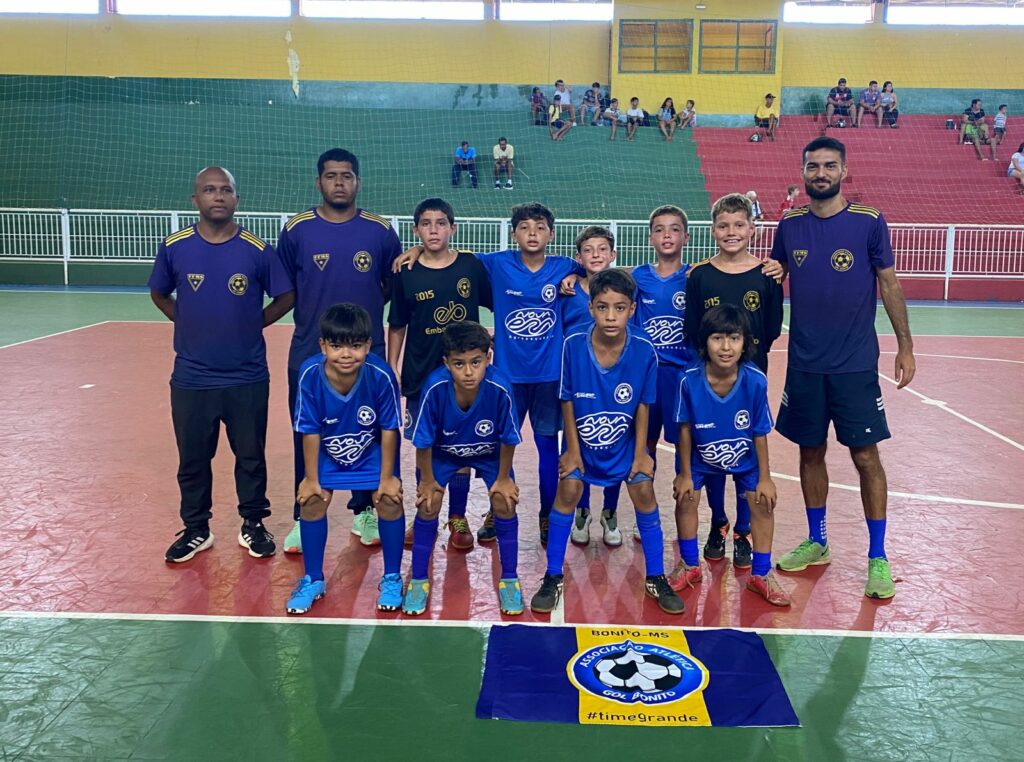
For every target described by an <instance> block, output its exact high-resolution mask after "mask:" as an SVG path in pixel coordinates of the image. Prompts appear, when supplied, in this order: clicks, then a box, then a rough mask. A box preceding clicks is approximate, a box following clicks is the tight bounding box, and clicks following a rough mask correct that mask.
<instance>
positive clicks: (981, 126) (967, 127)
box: [957, 98, 996, 161]
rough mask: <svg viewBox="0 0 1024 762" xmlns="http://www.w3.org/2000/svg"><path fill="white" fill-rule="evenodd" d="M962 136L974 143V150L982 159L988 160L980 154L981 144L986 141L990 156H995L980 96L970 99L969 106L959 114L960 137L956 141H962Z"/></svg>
mask: <svg viewBox="0 0 1024 762" xmlns="http://www.w3.org/2000/svg"><path fill="white" fill-rule="evenodd" d="M964 138H967V139H969V140H970V141H971V142H972V143H973V144H974V152H975V153H977V154H978V158H979V159H981V160H982V161H988V159H986V158H985V157H984V156H982V155H981V144H982V143H988V144H989V150H990V151H991V153H992V158H993V159H994V158H995V157H996V148H995V146H994V145H992V144H991V141H990V140H989V136H988V124H987V123H986V122H985V109H983V108H982V107H981V98H975V99H974V100H973V101H971V105H970V108H965V109H964V113H962V114H961V115H960V137H959V139H958V141H957V142H958V143H963V142H964Z"/></svg>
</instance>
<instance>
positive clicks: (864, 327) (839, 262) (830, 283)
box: [772, 204, 895, 373]
mask: <svg viewBox="0 0 1024 762" xmlns="http://www.w3.org/2000/svg"><path fill="white" fill-rule="evenodd" d="M772 259H776V260H778V261H779V262H783V263H785V264H787V265H789V301H790V318H789V367H791V368H794V369H795V370H802V371H806V372H809V373H856V372H859V371H865V370H875V369H876V368H877V367H878V336H877V334H876V333H875V306H876V305H877V302H878V299H877V297H876V293H875V284H876V278H875V272H876V271H877V270H884V269H886V268H889V267H892V266H893V265H894V264H895V261H894V259H893V255H892V246H891V244H890V242H889V228H888V226H887V225H886V224H885V218H884V217H882V214H881V212H879V211H878V210H877V209H873V208H871V207H870V206H863V205H861V204H847V206H846V208H845V209H843V210H842V211H841V212H839V213H838V214H835V215H833V216H832V217H825V218H822V217H816V216H814V214H812V213H811V210H810V208H809V207H802V208H800V209H794V210H792V211H790V212H787V213H786V214H785V215H784V216H783V218H782V220H780V221H779V227H778V230H777V231H776V233H775V243H774V244H773V246H772Z"/></svg>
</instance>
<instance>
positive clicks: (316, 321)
mask: <svg viewBox="0 0 1024 762" xmlns="http://www.w3.org/2000/svg"><path fill="white" fill-rule="evenodd" d="M277 252H278V255H279V256H280V258H281V263H282V264H283V265H284V269H285V270H286V271H287V273H288V276H289V277H290V278H291V281H292V284H293V285H294V288H295V333H294V334H292V345H291V350H290V351H289V353H288V367H289V368H293V369H294V368H298V367H299V366H300V365H302V363H303V361H304V360H305V359H306V358H307V357H312V356H313V355H315V354H317V353H318V352H319V351H320V350H319V348H318V342H319V339H320V316H321V315H323V314H324V313H325V312H326V311H327V308H328V307H330V306H331V305H332V304H337V303H338V302H351V303H353V304H358V305H359V306H360V307H363V308H364V309H365V310H366V311H367V312H369V313H370V319H371V321H372V323H373V336H372V339H373V352H374V353H375V354H378V355H381V356H383V355H384V302H385V301H386V299H385V293H386V290H387V287H388V284H389V283H390V281H391V265H392V263H393V262H394V261H395V258H396V257H397V256H398V255H399V254H401V253H402V244H401V243H400V242H399V240H398V235H397V234H396V233H395V231H394V230H392V228H391V224H390V223H389V222H388V221H387V220H386V219H384V218H383V217H379V216H378V215H376V214H371V213H370V212H367V211H364V210H360V211H359V212H358V213H357V214H356V216H355V217H353V218H352V219H351V220H349V221H348V222H328V221H327V220H325V219H324V218H323V217H321V216H320V215H319V214H318V213H317V210H316V209H315V208H314V209H307V210H306V211H304V212H302V213H300V214H297V215H295V216H294V217H292V218H291V219H290V220H288V222H287V223H285V226H284V229H283V230H282V231H281V237H280V239H279V240H278V244H277Z"/></svg>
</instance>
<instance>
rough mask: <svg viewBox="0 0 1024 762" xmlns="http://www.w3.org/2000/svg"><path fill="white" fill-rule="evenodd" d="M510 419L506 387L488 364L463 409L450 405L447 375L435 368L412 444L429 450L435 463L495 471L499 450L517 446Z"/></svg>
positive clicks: (516, 431) (512, 410)
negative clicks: (467, 408)
mask: <svg viewBox="0 0 1024 762" xmlns="http://www.w3.org/2000/svg"><path fill="white" fill-rule="evenodd" d="M516 420H517V419H516V411H515V403H514V402H513V397H512V385H511V384H510V383H509V382H508V380H507V379H506V378H505V376H504V374H503V373H502V372H501V371H500V370H498V369H497V368H495V367H494V366H493V365H491V366H489V367H488V368H487V373H486V375H485V376H484V380H483V381H481V382H480V387H479V389H478V390H477V394H476V399H475V400H474V401H473V404H472V405H471V406H470V408H469V410H463V409H462V408H460V407H459V405H458V403H457V402H456V401H455V382H454V381H453V380H452V374H451V373H450V372H449V371H448V368H445V367H441V368H438V369H437V370H435V371H434V372H433V373H431V374H430V376H429V377H428V378H427V381H426V383H425V384H424V385H423V396H422V397H421V398H420V409H419V415H418V416H417V418H416V426H415V428H414V429H413V433H412V443H413V445H414V446H416V447H418V448H426V447H430V448H432V450H433V458H434V460H435V461H436V460H439V459H440V460H443V461H448V462H453V463H457V464H458V467H459V468H464V467H466V466H470V467H473V468H481V467H486V468H489V469H490V470H495V469H497V466H498V459H499V456H500V454H501V453H500V450H501V445H518V444H519V443H520V442H521V441H522V439H521V438H520V436H519V427H518V426H517V425H516Z"/></svg>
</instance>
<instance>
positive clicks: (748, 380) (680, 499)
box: [669, 304, 789, 606]
mask: <svg viewBox="0 0 1024 762" xmlns="http://www.w3.org/2000/svg"><path fill="white" fill-rule="evenodd" d="M753 339H754V337H753V335H752V334H751V332H750V321H749V320H748V319H747V316H746V315H744V314H743V312H742V311H741V310H740V309H739V308H737V307H734V306H733V305H731V304H723V305H720V306H717V307H712V308H711V309H710V310H708V311H707V312H706V313H704V318H703V319H702V320H701V323H700V331H699V334H698V339H697V340H698V342H699V343H698V344H697V346H698V350H699V351H700V356H701V359H703V361H704V362H703V363H702V364H701V365H696V366H694V367H691V368H689V369H688V370H687V371H686V372H685V373H683V374H682V378H681V379H680V381H679V406H678V409H677V410H676V416H675V418H676V421H677V422H678V424H679V442H678V444H677V445H676V454H677V455H678V457H679V463H680V471H679V474H678V475H677V476H676V478H675V480H674V481H673V482H672V493H673V496H674V497H675V499H676V531H677V534H678V537H679V555H680V560H679V563H678V564H677V565H676V568H675V569H674V570H673V571H672V574H670V575H669V583H670V584H671V585H672V587H673V588H674V589H676V590H682V589H683V588H684V587H692V586H693V585H695V584H697V583H699V582H701V581H703V571H702V570H701V566H700V556H699V555H698V553H697V506H698V505H699V504H700V491H701V488H702V487H703V486H704V483H705V480H706V479H707V478H708V477H709V476H712V477H717V476H721V475H724V474H732V478H733V481H734V482H735V483H736V491H737V492H743V493H744V494H746V496H747V502H748V503H749V504H750V507H751V522H750V528H751V537H752V539H753V546H754V552H753V562H752V567H751V574H750V579H749V580H747V589H748V590H753V591H754V592H756V593H757V594H758V595H760V596H762V597H763V598H764V599H765V600H766V601H768V602H769V603H771V604H772V605H774V606H788V605H789V596H788V595H787V594H786V593H785V591H784V590H783V589H782V588H781V587H780V586H779V583H778V580H777V579H776V578H775V574H774V572H772V535H773V534H774V531H775V518H774V511H775V502H776V492H775V484H774V483H773V482H772V479H771V474H770V471H769V468H768V433H769V432H770V431H771V430H772V415H771V412H769V410H768V379H767V377H766V376H765V375H764V373H762V372H761V371H760V369H758V368H757V366H756V365H754V364H753V363H752V362H749V361H750V360H751V358H753V356H754V353H755V347H754V341H753Z"/></svg>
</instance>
